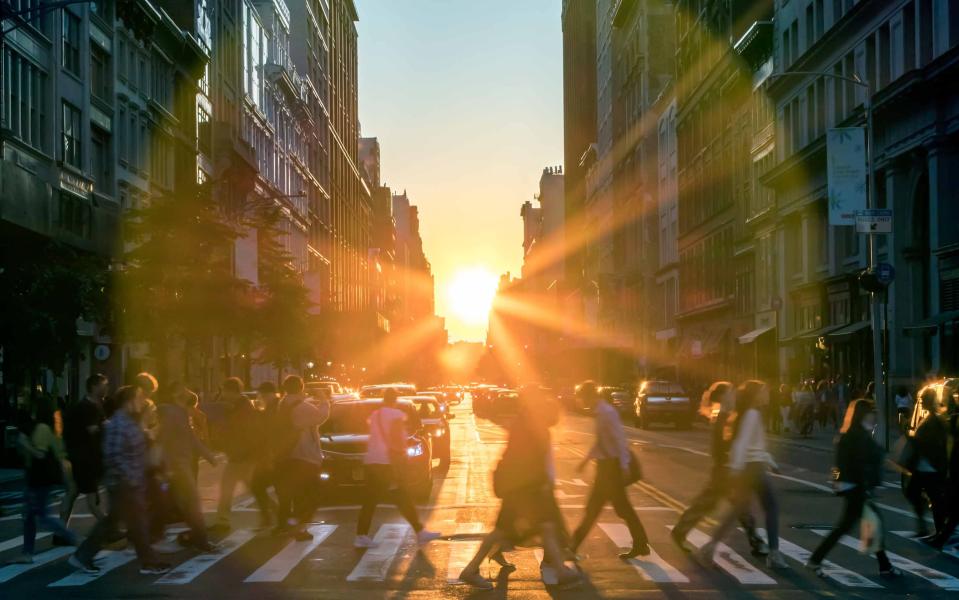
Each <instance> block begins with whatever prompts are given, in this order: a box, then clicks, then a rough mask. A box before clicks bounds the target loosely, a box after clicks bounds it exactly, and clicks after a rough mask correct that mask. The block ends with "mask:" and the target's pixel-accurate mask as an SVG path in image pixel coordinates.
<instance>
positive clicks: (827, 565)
mask: <svg viewBox="0 0 959 600" xmlns="http://www.w3.org/2000/svg"><path fill="white" fill-rule="evenodd" d="M756 532H757V533H759V535H761V536H763V537H767V536H766V530H765V529H762V528H757V529H756ZM779 551H780V552H782V553H783V555H785V556H788V557H789V558H791V559H793V560H795V561H796V562H798V563H800V564H802V565H805V564H806V562H807V561H808V560H809V557H810V556H812V552H810V551H809V550H806V549H805V548H803V547H802V546H798V545H796V544H794V543H792V542H790V541H789V540H784V539H783V538H779ZM822 572H823V576H824V577H828V578H829V579H832V580H833V581H835V582H837V583H839V584H841V585H844V586H846V587H856V588H871V589H879V588H882V586H881V585H879V584H878V583H876V582H875V581H872V580H871V579H869V578H867V577H865V576H863V575H860V574H859V573H856V572H855V571H850V570H849V569H846V568H844V567H840V566H839V565H837V564H836V563H834V562H832V561H829V560H824V561H822Z"/></svg>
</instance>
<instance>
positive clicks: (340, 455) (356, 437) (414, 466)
mask: <svg viewBox="0 0 959 600" xmlns="http://www.w3.org/2000/svg"><path fill="white" fill-rule="evenodd" d="M382 404H383V402H382V400H381V399H378V398H368V399H362V400H354V401H347V402H338V403H336V404H334V405H333V407H332V411H331V413H330V418H329V419H328V420H327V422H326V423H324V424H323V428H322V430H321V434H322V442H323V456H324V459H323V469H322V471H321V472H320V479H321V480H322V481H324V482H325V483H326V484H327V485H333V486H352V485H361V484H363V483H364V480H365V472H364V469H363V457H364V456H365V455H366V448H367V445H368V444H369V439H370V434H369V431H370V426H369V418H370V415H371V414H373V411H375V410H376V409H377V408H379V407H380V406H382ZM396 407H397V408H398V409H400V410H402V411H403V412H405V413H406V418H407V420H406V429H407V438H406V443H407V446H406V456H407V459H408V461H407V466H406V468H405V469H404V473H405V476H404V479H405V483H406V485H407V486H408V488H409V490H410V492H411V493H412V494H413V497H414V498H415V499H416V500H417V501H423V500H426V499H428V498H429V496H430V491H431V490H432V488H433V449H432V444H431V440H430V435H429V433H428V432H427V431H426V430H425V429H424V428H423V424H422V423H421V421H420V417H419V414H418V411H417V409H416V406H414V405H413V403H412V402H410V401H409V400H406V399H401V400H398V401H397V403H396Z"/></svg>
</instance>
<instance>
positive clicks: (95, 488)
mask: <svg viewBox="0 0 959 600" xmlns="http://www.w3.org/2000/svg"><path fill="white" fill-rule="evenodd" d="M109 385H110V382H109V380H108V379H107V376H106V375H104V374H102V373H94V374H93V375H90V376H89V377H88V378H87V381H86V394H85V395H84V396H83V398H80V399H79V400H77V401H76V402H74V403H72V404H71V405H70V406H69V408H68V409H67V412H66V416H65V417H64V419H63V441H64V444H65V446H66V450H67V457H68V459H69V461H68V462H69V465H70V467H69V469H67V470H66V471H65V474H67V475H68V476H67V477H66V478H67V479H69V480H70V482H69V485H67V491H66V494H64V496H63V501H62V502H61V504H60V520H61V521H63V522H64V523H65V524H66V525H69V524H70V515H71V514H72V513H73V505H74V503H76V501H77V497H78V496H79V495H80V494H84V495H85V496H86V504H87V509H88V510H89V511H90V514H92V515H93V516H94V518H95V519H96V520H97V521H100V520H102V519H103V516H104V515H103V509H102V508H101V507H100V479H101V478H102V477H103V422H104V421H105V420H106V419H105V417H104V416H103V399H104V398H105V397H106V395H107V392H108V390H109ZM68 541H69V540H66V539H64V538H61V537H60V536H54V537H53V545H54V546H62V545H65V544H66V543H67V542H68Z"/></svg>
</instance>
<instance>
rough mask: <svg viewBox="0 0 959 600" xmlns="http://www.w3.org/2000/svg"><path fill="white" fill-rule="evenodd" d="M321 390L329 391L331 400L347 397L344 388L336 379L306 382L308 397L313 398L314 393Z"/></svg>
mask: <svg viewBox="0 0 959 600" xmlns="http://www.w3.org/2000/svg"><path fill="white" fill-rule="evenodd" d="M321 390H326V391H328V392H329V394H330V397H331V398H332V397H334V396H345V395H346V390H344V389H343V386H341V385H340V384H339V382H338V381H336V380H335V379H319V380H315V381H307V382H306V393H307V395H310V396H312V395H313V393H314V392H319V391H321Z"/></svg>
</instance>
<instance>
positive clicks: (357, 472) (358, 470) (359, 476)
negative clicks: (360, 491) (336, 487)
mask: <svg viewBox="0 0 959 600" xmlns="http://www.w3.org/2000/svg"><path fill="white" fill-rule="evenodd" d="M365 477H366V473H365V472H364V471H363V467H353V481H363V479H364V478H365Z"/></svg>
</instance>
